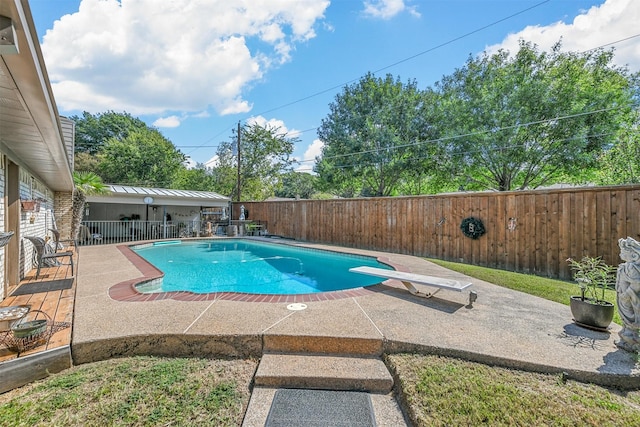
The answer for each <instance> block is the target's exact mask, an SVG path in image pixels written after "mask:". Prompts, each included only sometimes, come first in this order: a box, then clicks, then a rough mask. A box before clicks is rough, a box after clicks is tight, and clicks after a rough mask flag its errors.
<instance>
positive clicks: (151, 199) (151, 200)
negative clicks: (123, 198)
mask: <svg viewBox="0 0 640 427" xmlns="http://www.w3.org/2000/svg"><path fill="white" fill-rule="evenodd" d="M142 201H143V202H145V203H146V204H147V205H150V204H151V203H153V197H150V196H147V197H145V198H144V199H142Z"/></svg>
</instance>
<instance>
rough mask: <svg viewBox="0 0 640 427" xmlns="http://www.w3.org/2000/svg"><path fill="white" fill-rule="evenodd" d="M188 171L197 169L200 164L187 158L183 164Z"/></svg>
mask: <svg viewBox="0 0 640 427" xmlns="http://www.w3.org/2000/svg"><path fill="white" fill-rule="evenodd" d="M182 164H183V165H184V166H185V167H186V168H187V169H195V168H196V166H198V162H196V161H195V160H193V159H192V158H191V157H189V156H187V159H186V160H185V161H184V162H183V163H182Z"/></svg>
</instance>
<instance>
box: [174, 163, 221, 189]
mask: <svg viewBox="0 0 640 427" xmlns="http://www.w3.org/2000/svg"><path fill="white" fill-rule="evenodd" d="M170 188H179V189H181V190H197V191H217V190H216V179H215V176H214V174H213V173H212V171H211V169H209V168H207V167H206V166H205V165H203V164H201V163H199V164H198V165H197V166H196V167H195V168H193V169H187V168H184V167H182V168H178V170H177V171H176V173H175V174H174V176H173V180H172V182H171V185H170Z"/></svg>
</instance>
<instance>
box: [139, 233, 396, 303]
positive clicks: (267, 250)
mask: <svg viewBox="0 0 640 427" xmlns="http://www.w3.org/2000/svg"><path fill="white" fill-rule="evenodd" d="M133 250H134V251H135V252H136V253H137V254H138V255H140V256H141V257H143V258H144V259H146V260H147V261H149V262H150V263H151V264H153V265H154V266H155V267H156V268H158V269H159V270H161V271H162V272H163V273H164V277H163V279H162V280H160V281H154V282H151V283H146V284H140V285H138V286H137V290H138V291H139V292H143V293H156V292H172V291H189V292H193V293H198V294H202V293H212V292H240V293H255V294H280V295H282V294H286V295H291V294H308V293H318V292H329V291H336V290H344V289H353V288H359V287H364V286H370V285H373V284H376V283H380V279H379V278H375V277H369V276H364V275H361V274H356V273H351V272H349V268H352V267H357V266H361V265H366V266H371V267H378V268H388V269H391V267H389V266H387V265H385V264H382V263H380V262H378V261H377V260H376V259H375V258H372V257H366V256H361V255H350V254H343V253H337V252H330V251H324V250H319V249H309V248H300V247H291V246H288V245H282V244H273V243H263V242H255V241H247V240H239V239H216V240H196V241H180V240H176V241H163V242H156V243H154V244H149V245H142V246H139V247H134V248H133Z"/></svg>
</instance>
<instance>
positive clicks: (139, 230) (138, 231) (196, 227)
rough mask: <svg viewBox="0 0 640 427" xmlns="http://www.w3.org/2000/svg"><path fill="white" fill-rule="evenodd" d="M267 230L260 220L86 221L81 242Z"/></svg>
mask: <svg viewBox="0 0 640 427" xmlns="http://www.w3.org/2000/svg"><path fill="white" fill-rule="evenodd" d="M230 222H231V224H229V223H230ZM264 232H266V224H265V223H264V222H260V221H228V220H226V221H223V222H212V221H199V220H195V221H167V222H163V221H137V220H134V221H83V222H82V225H81V227H80V232H79V233H78V243H79V244H80V245H103V244H110V243H123V242H134V241H139V240H156V239H177V238H185V237H212V236H226V235H231V236H236V235H240V236H242V235H261V234H264Z"/></svg>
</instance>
